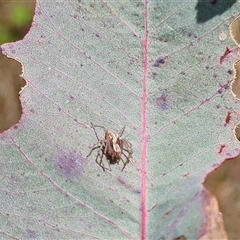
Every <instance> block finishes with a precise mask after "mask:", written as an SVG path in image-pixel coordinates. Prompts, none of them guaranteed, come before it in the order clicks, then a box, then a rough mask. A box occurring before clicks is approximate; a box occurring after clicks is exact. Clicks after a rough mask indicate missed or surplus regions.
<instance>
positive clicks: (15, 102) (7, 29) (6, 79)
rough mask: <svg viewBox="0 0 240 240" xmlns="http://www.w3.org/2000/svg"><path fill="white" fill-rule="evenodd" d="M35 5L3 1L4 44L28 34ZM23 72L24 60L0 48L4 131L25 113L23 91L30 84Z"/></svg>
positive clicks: (29, 0) (1, 25) (0, 125)
mask: <svg viewBox="0 0 240 240" xmlns="http://www.w3.org/2000/svg"><path fill="white" fill-rule="evenodd" d="M35 5H36V1H35V0H23V1H17V2H16V1H13V0H9V1H1V2H0V31H1V34H0V44H2V43H5V42H11V41H17V40H20V39H22V38H23V37H24V36H25V35H26V33H27V32H28V30H29V28H30V26H31V23H32V18H33V14H34V8H35ZM13 51H14V50H13ZM12 53H13V54H14V52H12ZM21 74H22V67H21V64H20V63H19V62H17V61H15V60H13V59H9V58H7V57H6V56H4V55H3V54H2V52H1V51H0V76H1V78H0V133H1V132H3V131H5V130H7V129H9V128H10V127H12V126H13V125H14V124H16V123H18V121H19V119H20V117H21V114H22V107H21V104H20V100H19V94H20V92H21V91H22V89H23V88H24V86H25V85H26V82H25V81H24V79H23V78H22V77H20V75H21ZM15 129H16V128H15Z"/></svg>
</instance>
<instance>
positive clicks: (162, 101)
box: [155, 92, 170, 110]
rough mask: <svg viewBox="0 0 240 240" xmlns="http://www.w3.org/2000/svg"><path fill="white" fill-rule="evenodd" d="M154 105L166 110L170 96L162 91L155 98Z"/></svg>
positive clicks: (168, 106)
mask: <svg viewBox="0 0 240 240" xmlns="http://www.w3.org/2000/svg"><path fill="white" fill-rule="evenodd" d="M155 103H156V106H157V108H159V109H162V110H168V109H169V108H170V97H169V95H168V94H167V93H165V92H164V93H162V95H161V96H160V97H158V98H156V100H155Z"/></svg>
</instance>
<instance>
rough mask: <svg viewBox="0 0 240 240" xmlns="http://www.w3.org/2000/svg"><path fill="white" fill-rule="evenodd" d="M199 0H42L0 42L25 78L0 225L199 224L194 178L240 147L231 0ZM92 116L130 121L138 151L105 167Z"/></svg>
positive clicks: (133, 227) (167, 227)
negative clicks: (24, 23)
mask: <svg viewBox="0 0 240 240" xmlns="http://www.w3.org/2000/svg"><path fill="white" fill-rule="evenodd" d="M199 4H200V6H201V2H197V1H184V2H183V1H167V2H166V1H153V0H151V1H144V2H143V3H142V2H141V1H124V3H121V2H117V1H104V0H102V1H101V2H100V1H92V2H89V1H58V2H49V1H38V3H37V6H36V10H35V17H34V21H33V24H32V28H31V30H30V31H29V33H28V34H27V35H26V36H25V38H24V39H23V40H22V41H19V42H16V43H9V44H5V45H3V46H2V49H3V51H4V53H5V54H7V55H8V56H10V57H12V58H14V59H17V60H18V61H20V62H21V63H22V64H23V70H24V73H23V77H24V78H25V80H26V81H27V83H28V86H27V87H26V88H25V89H24V91H23V92H22V93H21V103H22V107H23V115H22V118H21V120H20V122H19V124H18V125H17V126H15V128H11V129H10V130H8V131H6V132H4V133H3V134H2V135H1V152H0V154H1V155H0V156H1V158H0V159H1V161H2V175H1V176H2V191H1V201H2V204H1V213H2V218H1V224H0V225H1V226H2V227H1V233H2V234H5V235H7V236H9V237H15V238H18V239H140V238H141V239H184V238H186V239H196V238H200V237H202V236H204V235H207V233H208V231H210V230H211V229H210V230H209V228H206V226H205V225H204V224H205V223H206V222H207V221H206V219H207V218H208V216H209V215H208V214H209V211H208V210H206V208H205V207H204V204H205V203H206V201H205V198H206V193H205V190H204V189H203V187H202V185H201V183H202V182H203V180H204V178H205V176H206V174H207V173H208V172H210V171H212V170H214V169H215V168H216V167H217V166H219V165H220V164H221V162H222V161H223V160H224V159H226V158H231V157H234V156H236V155H237V154H238V152H239V144H238V142H237V140H236V139H235V137H234V134H233V128H234V126H235V125H236V123H237V121H239V119H238V116H237V114H236V104H237V102H236V101H235V100H234V99H233V96H232V95H231V91H230V88H229V86H230V83H231V80H232V78H233V76H232V75H231V74H232V63H233V61H234V58H235V57H236V53H235V52H234V50H232V48H233V47H234V43H233V42H232V40H231V39H230V37H229V33H228V25H229V24H230V22H231V21H232V20H233V16H234V15H236V14H237V12H238V10H237V6H238V5H237V3H236V4H234V5H233V2H230V3H229V5H227V6H225V8H224V9H221V11H213V14H212V15H211V14H210V15H209V12H207V13H206V14H205V13H204V12H199V11H200V9H202V8H199ZM207 6H208V7H209V9H214V8H217V7H221V1H217V3H216V4H212V3H211V1H209V4H208V5H207ZM209 11H210V10H209ZM199 14H200V15H201V18H200V19H201V20H200V19H199V18H198V17H197V16H199ZM209 16H210V17H209ZM205 17H206V18H205ZM227 48H228V49H230V50H229V51H230V52H229V53H227V54H226V49H227ZM227 52H228V51H227ZM91 122H93V123H94V124H97V125H102V126H104V127H105V128H107V129H111V130H113V131H114V132H115V133H117V132H119V131H120V130H121V129H122V127H123V126H125V125H126V130H125V132H124V134H123V137H124V138H126V139H127V140H128V141H130V142H131V143H132V145H133V158H134V161H132V162H131V163H130V164H128V165H127V166H126V168H125V169H124V171H123V172H121V169H122V166H121V163H120V164H119V166H118V165H113V166H111V168H112V171H106V172H103V171H102V169H101V168H100V167H99V166H98V165H97V164H96V163H95V156H96V154H97V152H96V151H95V152H94V153H93V154H92V155H91V156H90V157H89V158H86V156H87V155H88V154H89V152H90V150H91V148H92V146H93V145H94V144H95V143H96V142H97V139H96V136H95V134H94V132H93V129H92V128H91V124H90V123H91ZM98 134H99V136H101V138H104V131H103V130H102V129H101V128H99V129H98ZM222 146H224V148H223V147H222ZM220 150H221V151H220ZM94 154H95V155H94ZM105 164H106V162H105ZM221 231H222V229H221Z"/></svg>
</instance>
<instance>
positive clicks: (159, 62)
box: [153, 56, 167, 67]
mask: <svg viewBox="0 0 240 240" xmlns="http://www.w3.org/2000/svg"><path fill="white" fill-rule="evenodd" d="M166 59H167V57H162V56H161V57H159V58H158V59H157V60H156V61H155V62H154V64H153V66H154V67H159V66H160V65H163V64H165V63H166Z"/></svg>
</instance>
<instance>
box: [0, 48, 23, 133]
mask: <svg viewBox="0 0 240 240" xmlns="http://www.w3.org/2000/svg"><path fill="white" fill-rule="evenodd" d="M21 73H22V67H21V64H20V63H19V62H17V61H15V60H13V59H9V58H7V57H6V56H4V55H3V54H2V52H0V76H1V78H0V132H3V131H5V130H7V129H9V128H10V127H12V126H13V125H14V124H16V123H18V121H19V119H20V117H21V114H22V107H21V104H20V100H19V93H20V92H21V90H22V89H23V87H24V86H25V85H26V82H25V81H24V80H23V78H22V77H20V75H21Z"/></svg>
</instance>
